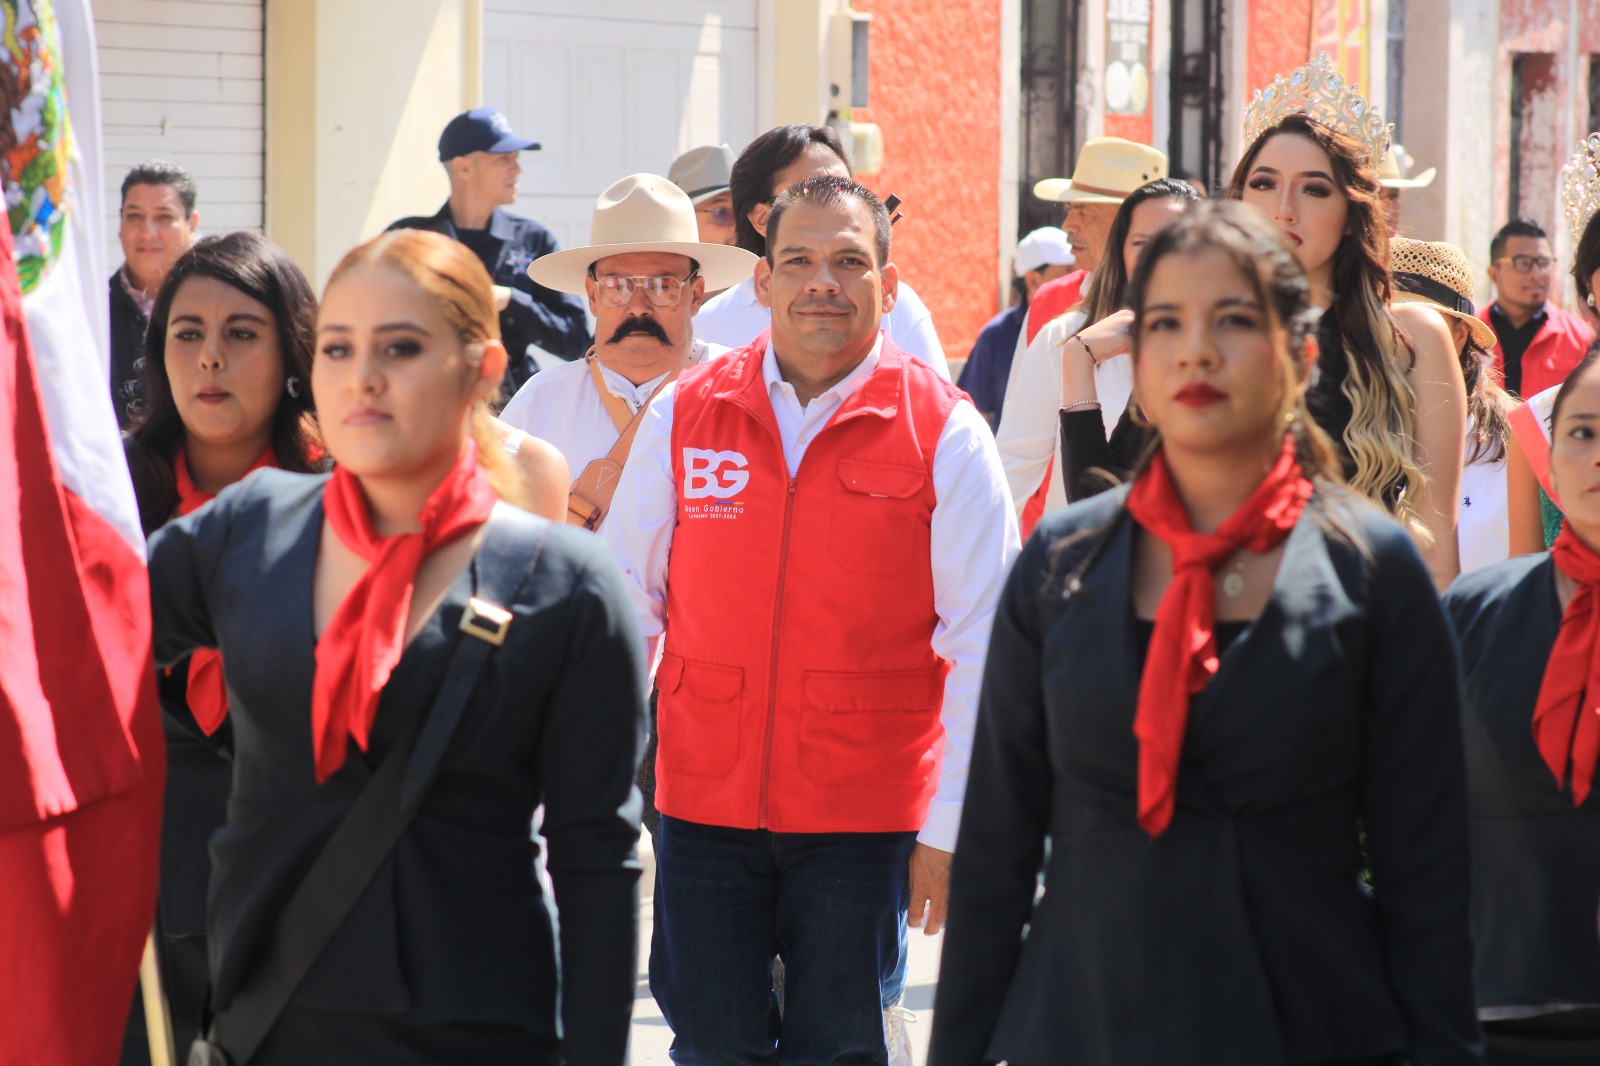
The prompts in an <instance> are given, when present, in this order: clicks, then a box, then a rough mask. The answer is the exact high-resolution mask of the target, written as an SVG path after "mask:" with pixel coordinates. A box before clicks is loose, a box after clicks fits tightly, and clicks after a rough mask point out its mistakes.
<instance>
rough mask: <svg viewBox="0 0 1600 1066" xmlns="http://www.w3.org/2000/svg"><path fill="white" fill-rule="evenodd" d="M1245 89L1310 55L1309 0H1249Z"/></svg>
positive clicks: (1265, 81) (1284, 71) (1264, 82)
mask: <svg viewBox="0 0 1600 1066" xmlns="http://www.w3.org/2000/svg"><path fill="white" fill-rule="evenodd" d="M1249 12H1250V14H1249V17H1250V35H1249V37H1248V39H1247V44H1246V60H1245V63H1246V67H1247V69H1248V71H1249V82H1248V88H1247V93H1253V92H1254V91H1255V90H1257V89H1260V88H1264V87H1265V86H1268V85H1271V84H1272V79H1273V78H1275V77H1277V76H1278V75H1279V74H1287V73H1289V72H1290V71H1291V70H1293V69H1294V68H1296V67H1298V66H1301V65H1303V64H1304V63H1305V61H1306V60H1307V59H1309V58H1311V57H1310V54H1309V51H1308V50H1309V48H1310V45H1311V0H1250V7H1249Z"/></svg>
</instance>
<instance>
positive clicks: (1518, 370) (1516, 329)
mask: <svg viewBox="0 0 1600 1066" xmlns="http://www.w3.org/2000/svg"><path fill="white" fill-rule="evenodd" d="M1549 317H1550V312H1549V311H1548V310H1547V309H1546V308H1543V307H1541V308H1539V310H1538V311H1536V312H1534V315H1533V317H1532V318H1530V319H1528V321H1526V322H1524V323H1523V324H1522V325H1520V326H1513V325H1512V324H1511V320H1510V319H1509V318H1507V317H1506V316H1505V314H1504V313H1502V312H1501V310H1500V304H1499V303H1498V302H1495V303H1492V304H1490V305H1489V325H1490V327H1492V328H1493V329H1494V336H1495V340H1497V341H1499V342H1500V354H1501V355H1502V356H1503V357H1504V363H1503V365H1504V366H1505V374H1506V380H1505V390H1506V391H1507V392H1509V393H1512V394H1513V395H1516V396H1521V395H1522V357H1523V355H1524V354H1526V352H1527V351H1528V345H1530V344H1532V343H1533V338H1534V337H1536V336H1538V335H1539V330H1540V329H1542V328H1543V327H1544V324H1545V320H1546V319H1548V318H1549Z"/></svg>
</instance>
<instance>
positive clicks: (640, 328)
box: [609, 317, 672, 344]
mask: <svg viewBox="0 0 1600 1066" xmlns="http://www.w3.org/2000/svg"><path fill="white" fill-rule="evenodd" d="M634 333H643V334H645V335H646V336H650V337H654V338H655V339H656V340H658V341H660V342H661V343H662V344H671V343H672V342H671V341H670V340H668V339H667V331H666V330H664V329H662V328H661V323H659V322H657V321H656V320H655V319H653V318H640V317H634V318H630V319H627V320H626V321H624V322H623V323H622V325H620V326H618V327H617V329H616V332H615V333H613V334H611V340H610V342H609V343H611V344H615V343H617V342H618V341H620V340H622V338H624V337H627V336H630V335H631V334H634Z"/></svg>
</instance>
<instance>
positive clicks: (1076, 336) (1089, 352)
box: [1072, 333, 1100, 366]
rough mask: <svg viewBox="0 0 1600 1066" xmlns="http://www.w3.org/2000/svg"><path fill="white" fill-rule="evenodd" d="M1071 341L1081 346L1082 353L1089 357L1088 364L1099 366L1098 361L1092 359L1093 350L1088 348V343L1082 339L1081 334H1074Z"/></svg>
mask: <svg viewBox="0 0 1600 1066" xmlns="http://www.w3.org/2000/svg"><path fill="white" fill-rule="evenodd" d="M1072 339H1073V340H1075V341H1077V342H1078V343H1079V344H1081V345H1083V352H1084V354H1085V355H1087V356H1088V357H1089V362H1091V363H1093V364H1094V365H1095V366H1099V365H1100V360H1098V359H1096V358H1095V357H1094V349H1093V348H1091V347H1089V342H1088V341H1086V340H1084V339H1083V334H1081V333H1074V334H1073V335H1072Z"/></svg>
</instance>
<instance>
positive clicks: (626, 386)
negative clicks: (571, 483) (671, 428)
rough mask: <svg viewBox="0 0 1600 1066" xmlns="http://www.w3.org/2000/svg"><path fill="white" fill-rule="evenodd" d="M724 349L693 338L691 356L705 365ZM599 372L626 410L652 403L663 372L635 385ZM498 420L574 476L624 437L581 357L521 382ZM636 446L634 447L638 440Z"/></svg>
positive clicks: (610, 372) (609, 372) (609, 371)
mask: <svg viewBox="0 0 1600 1066" xmlns="http://www.w3.org/2000/svg"><path fill="white" fill-rule="evenodd" d="M723 351H724V349H723V348H721V347H720V346H712V345H708V344H706V343H705V342H703V341H700V340H696V341H695V342H694V344H693V349H692V351H691V354H692V355H693V357H694V361H695V362H696V363H703V362H705V361H706V360H707V359H710V358H713V357H715V356H717V355H721V354H722V353H723ZM600 376H601V378H602V379H603V380H604V381H605V383H606V390H607V391H608V392H610V393H611V394H612V395H613V396H617V397H620V398H621V399H622V400H623V402H624V403H626V404H627V405H628V410H629V411H631V412H637V411H638V410H639V408H641V407H643V406H644V405H645V404H647V403H649V402H650V396H651V394H653V393H654V392H655V391H656V388H657V387H658V386H660V384H661V382H662V381H663V380H665V378H666V376H667V375H666V374H661V375H660V376H658V377H654V378H651V379H650V380H649V381H646V382H644V383H642V384H639V385H635V384H634V383H633V382H631V381H629V380H628V379H627V378H626V377H624V376H623V375H621V374H619V373H617V372H616V371H615V370H612V369H610V368H609V367H607V366H606V365H605V364H604V363H602V364H601V365H600ZM500 421H502V422H504V423H505V424H506V425H508V426H511V427H512V428H513V429H520V430H522V432H524V433H527V434H531V435H532V436H535V437H538V438H540V439H541V440H545V441H548V442H549V443H551V444H552V445H554V446H555V448H556V450H557V451H559V452H560V453H561V454H562V456H564V457H565V458H566V460H567V469H568V470H569V471H570V472H571V474H572V477H573V478H574V479H576V478H577V477H578V475H579V474H581V473H583V468H584V467H586V466H588V465H589V464H590V463H592V462H594V461H595V460H596V459H604V458H605V457H606V455H607V454H609V453H610V451H611V448H612V446H613V445H615V444H616V443H617V438H618V437H620V436H621V435H622V433H621V431H620V430H618V429H617V424H616V423H615V422H613V421H611V412H610V411H608V410H606V405H605V402H604V401H603V400H601V398H600V393H599V391H598V390H597V389H596V388H595V387H594V375H593V374H591V373H590V372H589V364H588V363H587V362H586V361H585V360H582V359H577V360H574V361H572V362H570V363H568V362H563V363H561V364H560V365H559V366H555V367H551V368H550V369H549V370H541V371H540V372H539V373H537V374H535V375H533V377H531V378H529V379H528V380H527V381H525V382H523V385H522V388H520V389H518V390H517V394H516V395H515V396H513V397H511V402H510V403H508V404H506V406H505V410H503V411H501V412H500ZM634 446H635V447H637V446H638V441H637V440H635V442H634ZM630 454H631V453H630Z"/></svg>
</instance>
